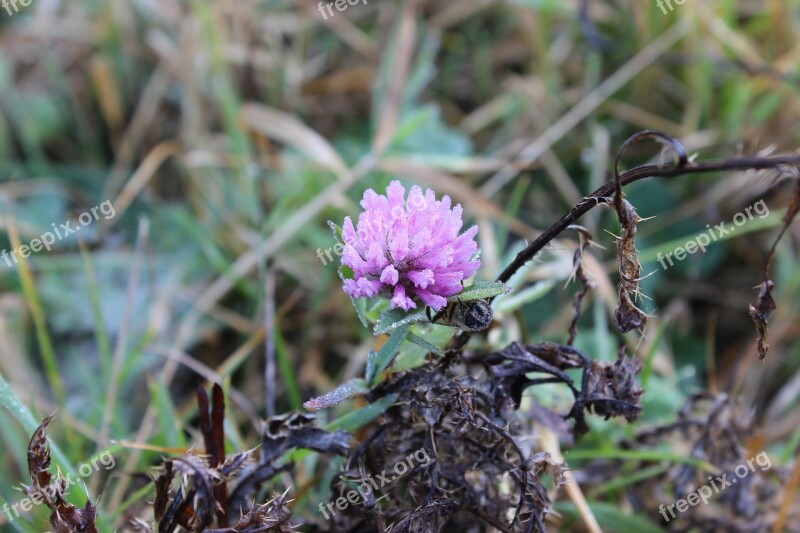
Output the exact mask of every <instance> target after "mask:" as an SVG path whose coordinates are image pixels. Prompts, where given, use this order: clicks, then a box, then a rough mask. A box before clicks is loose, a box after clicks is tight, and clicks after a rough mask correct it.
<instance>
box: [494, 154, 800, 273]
mask: <svg viewBox="0 0 800 533" xmlns="http://www.w3.org/2000/svg"><path fill="white" fill-rule="evenodd" d="M796 165H800V155H794V156H783V157H771V158H764V157H741V158H734V159H723V160H717V161H705V162H701V163H686V164H685V165H683V166H680V165H675V166H668V167H664V166H661V165H641V166H638V167H635V168H632V169H630V170H628V171H626V172H623V173H622V174H620V175H619V182H620V184H621V185H622V186H623V187H624V186H625V185H629V184H631V183H633V182H634V181H639V180H641V179H644V178H650V177H662V178H672V177H675V176H684V175H686V174H694V173H699V172H720V171H723V170H748V169H752V170H764V169H774V168H778V167H781V166H796ZM615 189H616V184H615V183H614V181H613V180H612V181H608V182H606V183H604V184H603V185H602V186H600V187H599V188H598V189H597V190H596V191H594V192H593V193H592V194H591V195H589V196H587V197H586V198H584V199H583V201H581V202H580V203H579V204H577V205H576V206H575V207H573V208H572V209H570V210H569V212H568V213H567V214H565V215H564V216H563V217H561V218H560V219H558V220H557V221H556V222H555V223H554V224H553V225H552V226H550V227H549V228H547V229H546V230H545V231H543V232H542V233H541V235H539V236H538V237H537V238H536V239H535V240H534V241H533V242H532V243H530V244H529V245H528V246H527V247H526V248H525V249H524V250H522V251H521V252H520V253H518V254H517V257H516V258H514V260H513V261H512V262H511V263H510V264H509V265H508V266H507V267H506V269H505V270H503V272H502V273H501V274H500V276H498V278H497V280H498V281H502V282H503V283H505V282H507V281H508V280H509V279H510V278H511V276H513V275H514V274H515V273H516V272H517V270H519V269H520V268H522V266H523V265H525V263H527V262H528V261H530V260H531V259H533V258H534V256H536V254H537V253H539V252H540V251H541V250H542V248H544V247H545V246H547V244H548V243H549V242H550V241H552V240H553V239H555V238H556V237H557V236H558V235H559V234H560V233H561V232H562V231H564V230H565V229H567V227H568V226H569V225H570V224H572V223H573V222H575V221H576V220H578V219H579V218H580V217H582V216H583V215H585V214H586V213H588V212H589V211H590V210H592V209H593V208H594V207H596V206H597V205H598V204H601V203H609V201H610V198H609V197H610V195H611V194H612V193H613V192H614V190H615Z"/></svg>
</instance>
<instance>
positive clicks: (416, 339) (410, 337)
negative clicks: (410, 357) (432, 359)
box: [408, 333, 444, 355]
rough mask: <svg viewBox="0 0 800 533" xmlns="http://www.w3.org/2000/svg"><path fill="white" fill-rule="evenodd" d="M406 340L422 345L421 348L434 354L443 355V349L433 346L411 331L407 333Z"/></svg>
mask: <svg viewBox="0 0 800 533" xmlns="http://www.w3.org/2000/svg"><path fill="white" fill-rule="evenodd" d="M408 340H410V341H411V342H413V343H414V344H417V345H419V346H422V347H423V348H425V349H426V350H428V351H429V352H433V353H435V354H436V355H444V352H443V351H441V350H440V349H439V348H437V347H436V346H434V345H433V344H431V343H429V342H428V341H426V340H425V339H423V338H422V337H420V336H418V335H414V334H413V333H409V334H408Z"/></svg>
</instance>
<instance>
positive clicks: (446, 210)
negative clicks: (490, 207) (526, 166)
mask: <svg viewBox="0 0 800 533" xmlns="http://www.w3.org/2000/svg"><path fill="white" fill-rule="evenodd" d="M405 192H406V190H405V188H404V187H403V186H402V185H401V184H400V182H399V181H393V182H391V183H390V184H389V186H388V187H387V188H386V196H383V195H380V194H377V193H376V192H375V191H373V190H372V189H367V190H366V191H364V198H363V199H362V200H361V207H363V208H364V212H363V213H361V214H360V215H359V217H358V224H357V228H354V227H353V221H352V220H350V217H345V219H344V227H343V228H342V240H344V244H345V246H344V252H343V253H342V264H345V265H347V266H349V267H350V268H351V269H353V272H354V274H355V275H354V277H353V279H348V280H345V282H344V292H346V293H347V294H349V295H350V296H351V297H353V298H364V297H372V296H376V295H382V296H384V297H386V298H390V299H391V307H392V309H394V308H397V307H400V308H402V309H403V310H405V311H408V310H409V309H414V308H416V307H417V304H416V302H415V301H414V300H413V299H412V298H413V297H414V296H417V297H418V298H419V299H420V300H421V301H422V303H423V304H425V305H426V306H430V307H432V308H433V309H434V310H436V311H438V310H439V309H441V308H442V307H444V306H445V304H446V303H447V297H448V296H452V295H454V294H458V293H459V292H461V289H462V286H461V281H462V280H464V279H467V278H469V277H470V276H471V275H472V274H473V273H474V272H475V271H476V270H477V269H478V267H479V266H480V265H481V262H480V261H479V260H477V257H476V252H477V250H478V245H477V243H476V242H475V240H474V237H475V234H476V233H477V232H478V226H472V227H471V228H469V229H468V230H467V231H465V232H464V233H462V234H461V235H459V234H458V232H459V230H460V229H461V226H462V225H463V222H462V220H461V212H462V209H461V206H460V205H457V206H455V207H454V208H452V209H451V207H450V197H449V196H445V197H443V198H442V199H441V201H438V200H436V196H435V195H434V193H433V191H432V190H430V189H428V190H427V191H425V194H424V195H423V194H422V189H421V188H420V187H418V186H416V185H415V186H413V187H411V192H409V194H408V201H406V198H405Z"/></svg>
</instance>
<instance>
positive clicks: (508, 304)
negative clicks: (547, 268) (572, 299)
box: [492, 280, 556, 313]
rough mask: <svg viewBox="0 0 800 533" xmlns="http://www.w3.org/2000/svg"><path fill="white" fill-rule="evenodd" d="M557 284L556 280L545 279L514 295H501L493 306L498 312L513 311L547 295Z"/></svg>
mask: <svg viewBox="0 0 800 533" xmlns="http://www.w3.org/2000/svg"><path fill="white" fill-rule="evenodd" d="M555 285H556V282H555V281H550V280H545V281H540V282H538V283H535V284H534V285H531V286H530V287H526V288H525V289H523V290H521V291H519V292H517V293H514V294H512V295H509V296H506V295H501V296H500V297H499V298H497V300H495V301H494V302H493V303H492V308H494V311H495V312H496V313H511V312H513V311H516V310H517V309H519V308H520V307H522V306H523V305H526V304H529V303H530V302H533V301H534V300H538V299H539V298H541V297H542V296H544V295H546V294H547V293H548V292H550V289H552V288H553V287H554V286H555Z"/></svg>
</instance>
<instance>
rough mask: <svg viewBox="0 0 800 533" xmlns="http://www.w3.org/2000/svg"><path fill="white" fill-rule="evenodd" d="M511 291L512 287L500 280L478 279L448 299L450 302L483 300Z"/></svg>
mask: <svg viewBox="0 0 800 533" xmlns="http://www.w3.org/2000/svg"><path fill="white" fill-rule="evenodd" d="M508 292H511V287H509V286H508V285H506V284H505V283H502V282H500V281H476V282H475V283H473V284H472V285H470V286H469V287H465V288H464V290H463V291H461V292H460V293H458V294H456V295H453V296H451V297H450V298H448V299H447V301H448V302H456V301H462V302H468V301H470V300H483V299H486V298H491V297H493V296H497V295H498V294H506V293H508Z"/></svg>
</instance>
